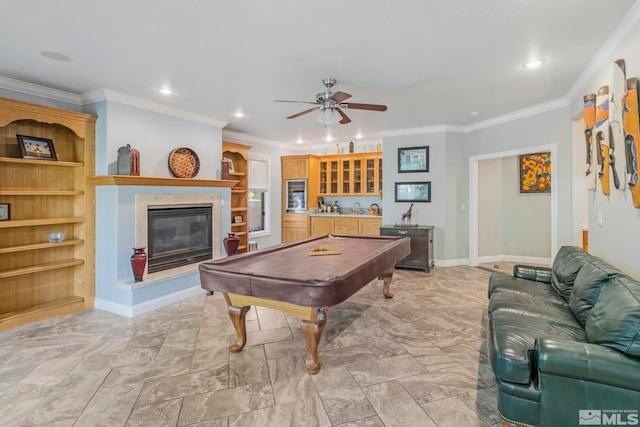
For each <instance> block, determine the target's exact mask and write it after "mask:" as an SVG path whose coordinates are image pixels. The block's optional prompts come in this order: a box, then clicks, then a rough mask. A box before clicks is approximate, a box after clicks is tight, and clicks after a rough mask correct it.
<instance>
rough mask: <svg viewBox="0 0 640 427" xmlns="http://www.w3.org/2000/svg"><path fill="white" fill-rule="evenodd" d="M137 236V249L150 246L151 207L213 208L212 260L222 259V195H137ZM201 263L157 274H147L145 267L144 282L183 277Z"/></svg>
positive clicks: (150, 282)
mask: <svg viewBox="0 0 640 427" xmlns="http://www.w3.org/2000/svg"><path fill="white" fill-rule="evenodd" d="M135 200H136V201H135V212H136V220H135V235H136V239H135V242H136V247H140V246H142V247H147V246H148V236H147V233H148V216H147V215H148V209H149V206H162V207H184V206H211V207H212V215H211V230H212V243H213V253H212V258H214V259H215V258H219V257H220V245H221V242H222V238H221V229H220V207H221V197H220V195H217V194H213V195H206V194H137V195H136V197H135ZM199 264H200V263H194V264H188V265H184V266H180V267H176V268H171V269H168V270H163V271H158V272H157V273H152V274H147V267H146V266H145V272H144V282H138V283H145V284H152V283H153V280H154V279H166V278H170V277H172V276H175V275H182V274H184V273H187V272H192V271H196V270H197V269H198V265H199Z"/></svg>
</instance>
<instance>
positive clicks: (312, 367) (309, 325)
mask: <svg viewBox="0 0 640 427" xmlns="http://www.w3.org/2000/svg"><path fill="white" fill-rule="evenodd" d="M326 324H327V319H326V318H324V319H322V320H319V321H317V322H311V321H309V320H303V321H302V324H301V325H300V328H301V329H302V332H304V337H305V339H306V341H307V358H306V359H305V365H306V366H307V371H309V373H310V374H311V375H315V374H317V373H318V372H320V361H319V360H318V343H319V342H320V336H321V335H322V331H323V330H324V327H325V325H326Z"/></svg>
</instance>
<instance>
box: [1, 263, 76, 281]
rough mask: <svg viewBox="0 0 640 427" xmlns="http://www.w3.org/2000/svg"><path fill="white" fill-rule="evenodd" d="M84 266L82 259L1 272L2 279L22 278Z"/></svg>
mask: <svg viewBox="0 0 640 427" xmlns="http://www.w3.org/2000/svg"><path fill="white" fill-rule="evenodd" d="M82 264H84V261H83V260H81V259H70V260H67V261H57V262H46V263H42V264H38V265H32V266H29V267H24V268H16V269H13V270H0V279H3V278H5V277H12V276H22V275H24V274H33V273H39V272H41V271H49V270H57V269H59V268H66V267H73V266H75V265H82Z"/></svg>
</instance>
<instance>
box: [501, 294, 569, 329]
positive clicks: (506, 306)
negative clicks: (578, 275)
mask: <svg viewBox="0 0 640 427" xmlns="http://www.w3.org/2000/svg"><path fill="white" fill-rule="evenodd" d="M494 311H510V312H513V313H520V314H522V315H523V316H531V317H537V318H540V319H545V320H549V321H554V322H559V323H564V322H569V323H573V322H575V321H576V320H575V318H574V317H573V313H571V310H570V309H569V303H567V302H566V301H565V300H563V299H562V298H558V299H557V300H556V299H549V298H545V297H541V296H537V295H529V294H522V293H515V292H496V293H494V294H493V295H491V299H490V300H489V313H491V312H494Z"/></svg>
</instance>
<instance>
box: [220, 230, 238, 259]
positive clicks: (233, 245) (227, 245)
mask: <svg viewBox="0 0 640 427" xmlns="http://www.w3.org/2000/svg"><path fill="white" fill-rule="evenodd" d="M222 242H223V243H224V251H225V252H226V253H227V256H231V255H235V254H237V253H238V246H239V245H240V238H239V237H238V236H236V234H235V233H229V235H228V236H227V237H225V238H224V239H222Z"/></svg>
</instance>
